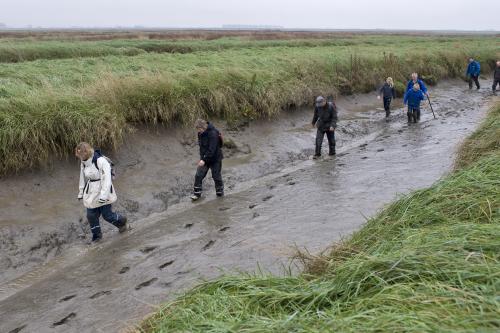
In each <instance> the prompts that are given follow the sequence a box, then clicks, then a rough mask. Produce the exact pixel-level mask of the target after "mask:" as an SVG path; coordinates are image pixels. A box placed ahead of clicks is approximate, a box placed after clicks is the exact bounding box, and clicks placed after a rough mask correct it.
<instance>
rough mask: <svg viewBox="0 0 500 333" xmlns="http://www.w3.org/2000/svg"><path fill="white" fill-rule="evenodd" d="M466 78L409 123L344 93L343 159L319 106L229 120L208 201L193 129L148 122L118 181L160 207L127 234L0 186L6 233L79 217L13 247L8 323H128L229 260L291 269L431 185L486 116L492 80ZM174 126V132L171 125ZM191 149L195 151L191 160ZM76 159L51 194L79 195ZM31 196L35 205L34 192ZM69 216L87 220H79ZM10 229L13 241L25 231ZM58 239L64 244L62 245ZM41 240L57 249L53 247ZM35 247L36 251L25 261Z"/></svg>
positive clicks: (230, 264) (439, 92) (7, 279)
mask: <svg viewBox="0 0 500 333" xmlns="http://www.w3.org/2000/svg"><path fill="white" fill-rule="evenodd" d="M458 84H459V85H457V82H453V84H452V83H444V84H441V85H440V86H438V87H434V88H433V90H432V94H433V95H432V97H433V102H434V109H435V111H436V112H437V114H438V119H436V120H434V119H433V118H432V114H431V113H430V111H427V110H425V111H424V114H423V116H422V121H421V123H419V124H411V125H408V124H406V119H405V117H403V115H402V114H401V111H400V110H395V111H396V112H393V114H394V115H393V116H391V119H390V121H389V122H386V121H385V120H384V119H383V117H384V112H383V111H380V110H377V109H376V108H378V107H379V105H378V103H377V101H376V99H374V98H373V99H370V100H368V99H366V101H364V100H363V98H361V99H360V102H359V103H360V104H361V105H359V106H358V107H359V110H358V109H356V111H354V112H349V111H347V106H344V105H343V104H342V103H343V101H339V106H341V107H342V106H344V108H343V109H342V110H343V111H344V112H342V111H341V112H340V117H341V119H346V120H343V121H342V122H341V126H340V127H339V131H338V134H337V136H338V139H339V145H338V146H339V149H338V152H339V154H338V155H337V157H335V158H331V159H330V158H324V159H323V160H319V161H312V160H310V159H309V155H310V154H311V153H312V145H313V141H314V131H313V130H310V129H307V124H308V123H309V121H310V116H311V111H308V112H296V113H292V114H288V115H286V116H284V117H283V119H280V120H276V121H268V122H256V123H255V124H252V125H251V126H250V127H249V128H246V129H244V130H243V131H241V132H234V133H229V134H230V135H229V136H230V137H232V138H234V141H235V142H236V144H237V146H238V150H239V151H234V152H230V153H229V158H228V159H227V161H225V165H226V166H227V171H226V173H225V175H226V176H225V177H226V183H227V185H229V186H228V187H229V188H228V190H227V195H226V197H224V198H222V199H216V198H215V195H214V194H213V193H212V192H213V188H212V187H210V188H207V190H208V192H209V193H207V194H208V195H207V196H206V197H205V198H204V199H203V200H201V201H199V202H197V203H196V204H191V203H190V202H187V200H186V199H185V198H183V197H184V196H185V194H187V193H189V191H190V188H191V182H192V172H191V171H194V162H195V159H196V147H195V143H194V141H192V139H189V138H188V136H183V135H184V134H183V133H179V132H175V131H173V132H174V133H170V132H167V130H165V132H164V133H163V132H162V133H157V134H149V135H146V134H144V135H143V133H142V132H141V133H138V135H137V137H133V138H131V139H130V140H132V141H134V140H135V141H134V142H136V144H134V145H130V146H131V147H132V146H133V147H132V148H130V149H129V150H128V151H127V152H126V153H125V152H121V153H119V154H118V155H117V157H118V159H119V161H120V164H122V163H125V162H122V161H126V160H133V156H140V158H139V160H140V161H139V162H137V164H135V165H131V166H130V167H128V168H125V169H124V170H123V178H126V179H127V181H126V182H125V181H123V182H122V183H117V185H116V186H117V188H118V189H120V191H119V192H118V194H119V196H120V198H121V200H122V201H124V202H127V201H126V200H130V201H133V202H134V203H133V204H131V203H129V204H128V205H130V207H128V209H127V207H126V206H125V205H127V204H125V205H122V206H121V207H119V209H122V210H125V211H127V212H128V213H129V214H131V215H132V216H134V217H136V218H137V219H139V218H140V217H144V216H148V217H146V218H144V219H141V220H137V221H136V222H134V223H133V229H132V230H131V231H130V232H128V233H126V234H123V235H118V234H117V233H116V231H114V230H112V229H111V228H109V229H110V231H109V232H107V233H106V234H105V241H104V242H103V243H101V244H98V245H96V246H95V245H94V246H88V245H86V244H85V243H84V241H83V240H81V239H80V238H79V233H82V234H84V232H85V231H86V230H85V228H84V222H79V221H78V219H79V218H80V217H82V216H72V217H69V216H71V215H70V213H69V212H70V211H72V210H78V209H80V210H81V211H82V209H81V207H79V205H78V204H75V205H73V204H66V203H59V202H57V200H55V203H54V206H56V205H58V204H60V205H61V206H60V207H61V208H60V209H59V210H58V209H57V207H56V208H53V211H52V212H51V213H50V214H49V212H47V211H49V209H48V208H47V211H45V210H44V211H43V212H39V213H34V215H30V214H29V212H21V213H20V214H19V215H20V216H21V217H25V218H26V219H27V220H26V221H19V222H18V221H17V220H16V216H17V215H15V214H14V208H15V207H16V205H15V204H13V203H11V201H9V200H4V197H5V196H6V193H7V192H3V191H5V189H4V188H3V187H2V192H1V195H2V196H1V197H0V205H2V208H6V209H7V210H6V211H7V212H8V214H4V213H3V210H2V215H1V222H0V224H1V225H2V233H4V232H6V231H5V230H7V232H9V230H10V232H12V233H13V234H14V236H15V234H16V230H17V232H19V233H20V234H21V235H23V234H22V233H21V232H20V231H19V230H23V228H26V229H25V230H26V231H24V232H25V235H27V236H26V237H25V238H26V239H29V235H30V232H32V233H33V234H37V235H39V234H40V233H39V232H38V233H36V230H41V229H40V228H47V230H50V228H55V227H56V226H59V223H64V222H65V219H67V220H66V224H67V225H73V224H74V225H75V227H74V230H76V231H74V232H72V231H71V230H72V229H71V228H69V227H68V229H63V231H58V232H59V234H58V235H59V236H58V237H60V238H61V239H58V237H53V238H50V242H48V243H47V244H49V245H47V244H45V243H43V242H42V244H41V245H39V244H34V245H30V246H34V248H33V249H32V250H31V257H30V254H29V252H28V254H24V256H23V255H21V254H18V255H17V256H15V255H12V258H13V259H11V260H12V261H14V260H18V263H17V264H18V265H19V266H18V267H19V268H20V269H19V270H17V269H16V267H14V268H13V266H12V265H11V266H10V267H8V268H7V269H6V270H2V272H3V273H2V280H0V313H1V316H2V318H1V320H0V331H1V332H35V331H36V332H77V331H78V332H120V331H123V330H125V329H127V328H129V327H132V326H133V325H134V324H136V323H137V322H138V321H140V320H141V319H142V318H143V317H144V316H145V315H147V314H148V313H150V312H152V311H154V310H155V309H156V308H155V306H156V305H158V304H160V303H161V302H164V301H166V300H168V299H172V298H173V297H175V296H176V295H177V294H178V293H179V292H181V291H182V290H185V289H186V288H189V287H191V286H193V285H194V284H196V283H198V282H199V281H200V279H201V278H203V279H210V278H213V277H216V276H218V275H219V274H221V270H222V271H224V270H228V271H231V272H232V271H235V270H243V271H250V272H253V271H255V270H256V269H257V267H260V269H263V270H265V271H270V272H273V273H277V274H280V273H282V272H283V269H284V268H287V267H289V266H290V262H289V259H288V258H289V256H290V255H291V254H293V251H294V247H299V248H307V249H308V250H309V251H312V252H316V251H320V250H322V249H323V248H325V247H327V246H329V245H331V244H332V242H334V241H336V240H339V239H340V238H341V237H343V236H348V235H349V234H350V233H352V231H354V230H356V229H358V228H359V227H360V226H361V225H362V224H363V223H364V221H365V217H366V216H371V215H373V214H374V213H375V212H376V211H377V210H378V209H380V208H382V207H383V205H384V204H386V203H389V202H390V201H391V200H393V199H394V198H396V197H397V195H399V194H401V193H407V192H408V191H410V190H412V189H416V188H421V187H425V186H428V185H430V184H432V183H433V182H434V181H436V180H437V179H439V178H440V177H441V176H443V175H444V174H446V172H447V171H448V170H450V167H451V165H452V162H453V157H454V156H453V155H454V151H455V149H456V147H457V144H458V143H459V142H460V141H461V140H462V139H463V138H464V137H465V136H467V135H468V134H469V133H470V132H472V131H473V129H474V128H475V127H476V126H477V124H478V123H479V121H480V120H481V119H482V117H483V116H484V114H485V111H486V108H487V106H488V102H489V101H490V100H491V99H490V97H489V95H488V94H487V92H486V91H484V92H482V91H480V92H476V91H471V92H469V91H468V89H465V87H464V85H463V84H462V83H458ZM349 103H353V102H352V101H351V100H350V101H349ZM363 103H366V104H367V105H366V106H365V105H363ZM370 103H371V109H370V105H368V104H370ZM344 115H345V117H344ZM139 134H140V135H139ZM226 136H228V135H226ZM171 137H172V138H175V140H176V141H173V140H174V139H172V141H173V142H175V143H174V144H170V141H168V139H166V138H171ZM179 138H185V140H186V142H184V144H183V143H182V142H181V141H182V140H184V139H179ZM155 140H156V141H155ZM189 140H191V141H189ZM137 142H138V143H137ZM165 142H168V145H167V144H166V143H165ZM245 145H248V147H247V146H245ZM127 147H128V146H127ZM326 148H327V147H326V146H324V151H325V149H326ZM181 152H183V154H181V155H180V156H176V157H174V156H173V155H175V154H178V153H181ZM135 158H137V157H135ZM190 159H191V160H192V163H191V164H190V163H186V161H185V160H190ZM69 164H71V163H68V165H69ZM72 165H73V167H72V168H73V169H75V172H74V173H71V174H70V173H69V172H68V173H67V174H65V173H64V172H62V171H57V170H54V171H53V172H54V173H55V174H57V175H66V176H65V177H68V178H67V179H66V180H65V181H62V182H61V186H59V188H58V189H57V188H52V189H51V186H50V185H46V186H45V188H46V191H47V192H50V191H53V192H50V193H49V194H47V196H46V197H45V199H46V198H47V197H49V196H50V195H52V196H53V199H56V198H59V200H63V199H62V198H65V201H68V198H73V197H74V196H75V195H74V193H76V190H75V189H76V184H77V179H76V177H77V173H78V172H77V165H76V164H75V163H73V164H72ZM29 177H31V178H29ZM37 177H38V178H37ZM45 177H47V176H40V175H38V176H37V175H31V176H28V178H29V180H30V181H39V182H41V183H43V182H44V181H45V182H47V183H46V184H50V181H49V180H47V179H48V178H50V177H48V178H45ZM135 177H137V179H135ZM162 177H163V178H162ZM120 178H121V179H123V178H122V175H120ZM132 178H133V179H132ZM16 181H20V180H16V179H11V180H9V181H2V182H3V184H2V185H5V184H7V185H8V186H11V187H12V186H14V185H15V182H16ZM24 181H25V180H24ZM120 181H122V180H120ZM66 183H68V184H66ZM206 184H211V180H207V181H206ZM24 185H25V186H26V187H28V186H30V185H28V183H27V182H26V183H24ZM31 186H37V187H38V185H31ZM39 187H42V186H41V185H40V186H39ZM66 187H67V188H66ZM162 191H163V192H162ZM39 193H40V194H43V193H45V192H43V191H42V190H40V192H39ZM161 193H164V194H161ZM35 197H36V196H35V195H33V197H32V198H33V200H34V198H35ZM155 197H158V199H154V198H155ZM28 198H31V197H30V196H28ZM24 201H26V202H27V203H28V204H31V205H36V204H35V203H34V202H35V200H34V201H33V202H32V201H29V200H28V199H26V198H24ZM64 205H67V206H64ZM167 208H168V209H167ZM134 210H136V211H135V212H134ZM58 212H61V215H62V216H63V217H59V214H58ZM82 213H83V211H82ZM36 214H38V215H36ZM44 214H47V215H44ZM65 214H67V215H65ZM30 218H31V220H30ZM44 218H49V219H50V218H52V219H54V220H58V219H60V221H52V220H50V221H45V220H43V219H44ZM71 218H74V219H76V220H77V221H76V222H71V221H70V219H71ZM38 219H40V220H38ZM37 223H38V224H40V226H39V225H37ZM81 226H83V227H81ZM30 228H31V229H30ZM37 228H38V229H37ZM48 234H50V232H48ZM56 234H57V232H56ZM68 234H69V235H70V236H69V237H67V238H65V237H66V236H67V235H68ZM74 234H75V235H74ZM4 235H5V234H4ZM2 239H3V240H2V241H3V242H4V243H3V244H2V253H3V257H2V260H5V259H3V258H5V257H7V258H9V257H8V255H9V253H15V251H19V252H20V253H21V252H22V250H21V249H20V248H18V249H17V250H13V249H14V248H15V245H12V244H11V246H12V249H11V250H9V249H8V246H9V244H7V245H6V243H5V242H6V239H8V238H5V237H3V238H2ZM40 239H41V238H40ZM12 242H13V244H15V242H16V238H15V237H13V240H12ZM34 243H36V242H34ZM52 244H56V245H55V246H53V247H52V248H51V245H52ZM70 244H71V246H70ZM4 249H7V250H4ZM49 249H50V250H49ZM3 251H7V252H3ZM8 251H13V252H8ZM37 251H39V252H46V253H48V254H47V255H46V256H45V257H43V256H42V255H37V253H38V252H37ZM51 251H52V252H51ZM57 251H59V252H62V254H60V255H59V253H57ZM5 253H7V256H6V255H5ZM23 258H25V259H26V258H27V259H26V260H27V261H28V263H24V264H23V263H22V259H23ZM29 258H40V259H39V260H40V262H44V263H46V264H44V265H35V264H30V263H29ZM53 258H55V259H53ZM3 265H5V266H4V268H5V267H7V265H6V264H3ZM35 266H36V267H35ZM292 267H293V264H292ZM33 268H35V269H33ZM292 269H293V268H292ZM19 271H20V272H21V273H25V274H24V275H21V273H19ZM9 272H10V273H9Z"/></svg>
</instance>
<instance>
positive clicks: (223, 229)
mask: <svg viewBox="0 0 500 333" xmlns="http://www.w3.org/2000/svg"><path fill="white" fill-rule="evenodd" d="M229 229H230V227H223V228H220V229H219V232H224V231H226V230H229Z"/></svg>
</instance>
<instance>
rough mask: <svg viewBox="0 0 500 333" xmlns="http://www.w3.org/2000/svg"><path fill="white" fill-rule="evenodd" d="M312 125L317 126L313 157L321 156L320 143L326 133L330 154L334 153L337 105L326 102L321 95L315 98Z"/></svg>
mask: <svg viewBox="0 0 500 333" xmlns="http://www.w3.org/2000/svg"><path fill="white" fill-rule="evenodd" d="M312 126H313V127H316V128H317V132H316V152H315V154H314V157H313V158H315V159H317V158H319V157H321V145H322V144H323V137H324V136H325V134H326V137H327V138H328V145H329V148H330V154H329V155H330V156H332V155H335V128H336V127H337V107H336V106H335V103H334V102H333V101H332V102H328V103H327V101H326V99H325V98H324V97H323V96H318V97H317V98H316V107H315V108H314V117H313V120H312Z"/></svg>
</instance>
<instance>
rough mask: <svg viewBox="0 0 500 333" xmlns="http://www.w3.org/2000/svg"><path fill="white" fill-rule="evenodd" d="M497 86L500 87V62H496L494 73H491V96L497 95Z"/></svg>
mask: <svg viewBox="0 0 500 333" xmlns="http://www.w3.org/2000/svg"><path fill="white" fill-rule="evenodd" d="M497 85H499V86H500V60H497V66H496V67H495V72H494V73H493V85H492V86H491V89H492V90H493V94H494V95H496V94H497Z"/></svg>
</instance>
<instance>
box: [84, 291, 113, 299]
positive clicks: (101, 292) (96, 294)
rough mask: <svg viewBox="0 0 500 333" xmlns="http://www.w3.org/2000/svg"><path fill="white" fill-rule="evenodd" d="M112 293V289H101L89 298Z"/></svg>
mask: <svg viewBox="0 0 500 333" xmlns="http://www.w3.org/2000/svg"><path fill="white" fill-rule="evenodd" d="M110 294H111V290H104V291H99V292H97V293H95V294H94V295H92V296H90V297H89V298H90V299H96V298H99V297H101V296H105V295H110Z"/></svg>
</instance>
